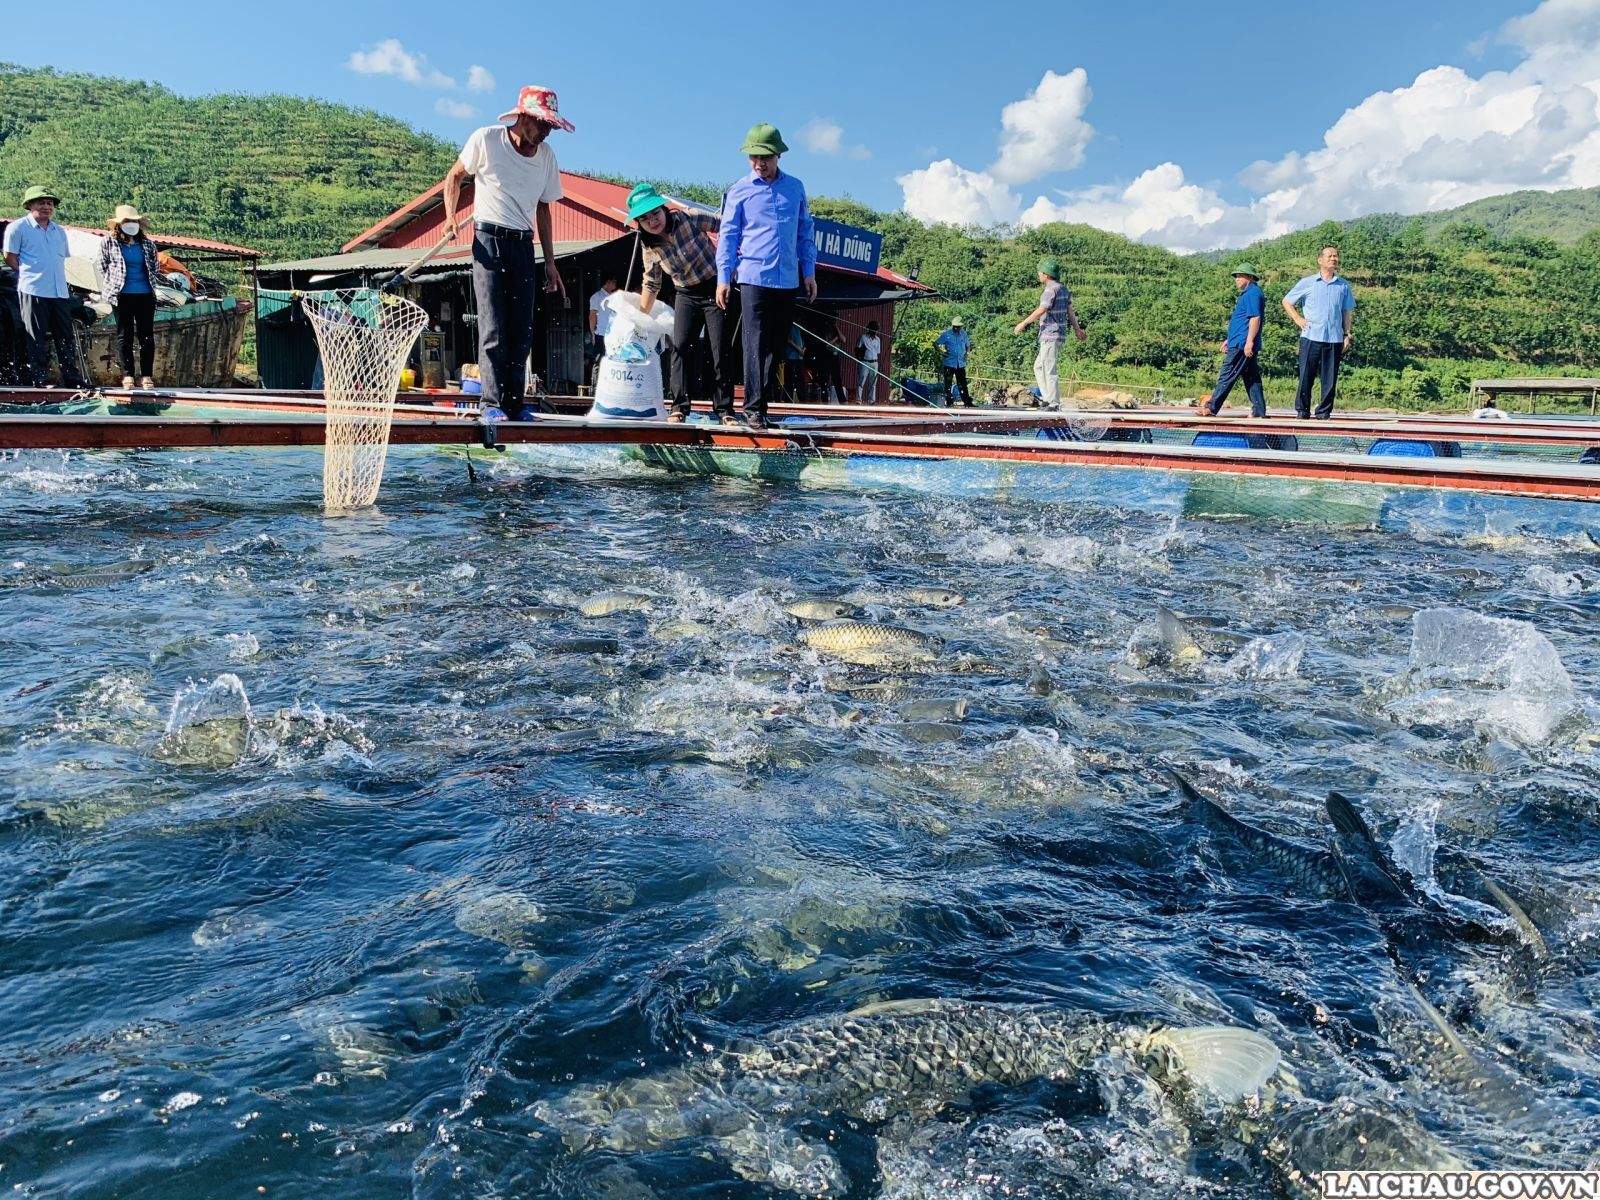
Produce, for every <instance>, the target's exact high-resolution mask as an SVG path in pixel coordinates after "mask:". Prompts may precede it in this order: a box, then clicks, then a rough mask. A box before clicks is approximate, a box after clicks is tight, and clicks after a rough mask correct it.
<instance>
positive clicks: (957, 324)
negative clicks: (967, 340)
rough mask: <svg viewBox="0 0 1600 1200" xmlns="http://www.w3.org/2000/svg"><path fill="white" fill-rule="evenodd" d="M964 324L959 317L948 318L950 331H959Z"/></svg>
mask: <svg viewBox="0 0 1600 1200" xmlns="http://www.w3.org/2000/svg"><path fill="white" fill-rule="evenodd" d="M964 324H965V322H963V321H962V320H961V318H960V317H951V318H950V328H951V329H960V328H961V327H962V326H963V325H964Z"/></svg>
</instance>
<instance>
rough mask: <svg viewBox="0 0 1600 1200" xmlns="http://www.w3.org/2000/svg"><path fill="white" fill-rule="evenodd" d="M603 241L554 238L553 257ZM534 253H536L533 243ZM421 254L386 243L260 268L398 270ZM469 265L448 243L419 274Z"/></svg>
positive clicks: (466, 249)
mask: <svg viewBox="0 0 1600 1200" xmlns="http://www.w3.org/2000/svg"><path fill="white" fill-rule="evenodd" d="M605 244H606V243H605V242H603V241H584V242H557V243H556V257H557V258H568V257H570V256H571V255H574V254H582V253H583V252H584V251H585V250H593V249H594V248H595V247H596V246H603V245H605ZM534 253H535V254H537V253H538V247H537V246H535V248H534ZM421 257H422V254H421V252H419V251H418V250H417V249H416V248H415V247H403V248H401V249H398V250H396V249H389V248H386V247H371V248H368V249H365V250H352V251H351V252H350V253H348V254H326V255H323V256H322V257H320V258H297V259H294V260H293V261H290V262H277V263H263V264H262V265H261V267H260V269H261V270H263V271H310V272H315V273H317V274H324V275H331V274H344V273H347V272H351V271H384V270H392V271H399V270H402V269H404V268H406V267H409V266H410V265H411V264H412V263H414V262H416V261H417V259H419V258H421ZM471 265H472V247H471V246H448V247H446V248H445V249H443V250H441V251H439V253H437V254H435V255H434V256H433V261H432V262H430V263H429V264H428V265H427V266H426V267H424V268H423V270H422V274H424V275H427V274H431V273H434V272H438V271H440V270H441V269H448V268H452V267H453V268H455V269H457V270H464V269H467V268H470V267H471Z"/></svg>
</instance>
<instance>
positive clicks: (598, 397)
mask: <svg viewBox="0 0 1600 1200" xmlns="http://www.w3.org/2000/svg"><path fill="white" fill-rule="evenodd" d="M605 303H606V307H607V308H609V309H610V310H611V328H610V329H609V330H608V331H607V332H606V353H605V357H604V358H602V359H601V360H600V367H599V372H598V374H597V375H596V377H595V382H594V404H593V405H591V406H590V408H589V418H588V419H589V420H591V421H661V420H665V419H666V416H667V410H666V406H665V404H664V402H663V396H662V387H661V351H660V348H661V344H662V343H663V342H670V341H671V340H672V309H670V308H669V307H667V306H666V305H665V304H660V303H658V304H656V305H655V306H654V307H653V308H652V309H651V310H650V313H649V315H648V316H647V315H646V314H645V313H643V312H641V311H640V310H639V297H638V296H637V295H635V294H634V293H632V292H620V291H619V292H613V293H611V295H610V296H609V297H607V298H606V302H605Z"/></svg>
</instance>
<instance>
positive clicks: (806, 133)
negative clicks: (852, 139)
mask: <svg viewBox="0 0 1600 1200" xmlns="http://www.w3.org/2000/svg"><path fill="white" fill-rule="evenodd" d="M800 144H801V145H802V146H804V147H805V148H806V149H807V150H809V151H811V153H813V154H827V155H831V156H833V157H834V158H871V157H872V151H870V150H868V149H867V148H866V147H865V146H847V145H845V141H844V127H843V126H842V125H840V124H839V123H838V122H837V121H830V120H828V119H827V118H826V117H818V118H817V119H816V120H814V121H809V122H807V123H806V124H805V125H802V126H801V127H800Z"/></svg>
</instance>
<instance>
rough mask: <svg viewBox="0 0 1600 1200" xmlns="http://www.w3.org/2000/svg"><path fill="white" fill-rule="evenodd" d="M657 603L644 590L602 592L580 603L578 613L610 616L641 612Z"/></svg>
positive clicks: (588, 615)
mask: <svg viewBox="0 0 1600 1200" xmlns="http://www.w3.org/2000/svg"><path fill="white" fill-rule="evenodd" d="M654 603H655V599H654V597H651V596H646V595H644V594H643V593H642V592H600V593H599V594H597V595H594V596H590V597H589V598H588V599H586V600H584V601H583V602H582V603H581V604H579V605H578V614H579V615H580V616H585V617H609V616H610V615H611V614H612V613H619V612H639V611H641V610H643V609H646V608H649V607H650V606H651V605H652V604H654Z"/></svg>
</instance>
